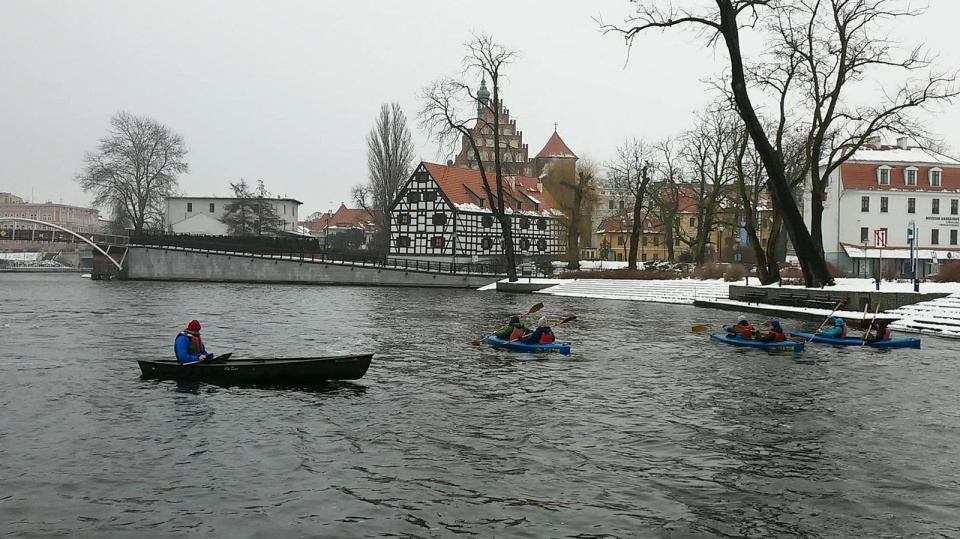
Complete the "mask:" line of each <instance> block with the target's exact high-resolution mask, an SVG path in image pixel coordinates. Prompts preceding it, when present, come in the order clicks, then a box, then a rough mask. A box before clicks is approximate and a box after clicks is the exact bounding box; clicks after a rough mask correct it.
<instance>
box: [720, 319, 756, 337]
mask: <svg viewBox="0 0 960 539" xmlns="http://www.w3.org/2000/svg"><path fill="white" fill-rule="evenodd" d="M736 325H737V326H739V327H738V328H736V329H735V328H734V327H733V326H723V330H724V331H726V332H727V333H728V334H729V336H730V337H736V338H737V339H744V340H747V341H749V340H752V339H753V326H752V325H751V324H750V322H749V321H748V320H747V315H745V314H741V315H740V319H739V320H738V321H737V324H736Z"/></svg>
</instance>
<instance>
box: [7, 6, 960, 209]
mask: <svg viewBox="0 0 960 539" xmlns="http://www.w3.org/2000/svg"><path fill="white" fill-rule="evenodd" d="M931 3H932V4H933V5H932V6H931V8H930V10H929V11H928V12H927V14H925V15H924V16H923V17H921V18H917V19H914V20H910V21H906V22H904V23H903V24H902V25H901V26H900V27H898V28H896V29H895V30H894V31H895V33H896V35H898V36H902V37H903V38H904V39H905V43H907V44H916V43H919V42H921V41H925V42H926V43H927V45H928V46H929V47H930V48H931V49H933V50H935V51H938V52H939V53H940V55H941V56H940V61H939V65H940V66H942V67H943V68H946V69H957V68H958V67H960V50H958V49H957V47H956V43H957V36H956V30H955V21H956V20H957V19H958V18H960V2H957V1H956V0H932V1H931ZM630 6H631V5H630V3H629V2H628V1H627V0H590V1H584V0H524V1H522V2H518V1H514V0H485V1H484V2H481V3H476V2H454V1H449V0H408V1H403V2H400V1H388V0H378V1H374V0H343V1H332V0H315V1H309V2H308V1H300V2H290V1H270V2H266V1H262V2H252V1H240V0H230V1H226V0H221V1H201V0H164V1H162V2H161V1H136V2H128V1H120V0H113V1H103V0H84V1H83V2H66V1H43V2H40V1H33V0H4V1H2V2H0V77H2V79H0V80H2V83H0V103H2V107H0V191H10V192H13V193H14V194H18V195H20V196H23V197H24V198H29V197H31V193H32V197H33V199H34V200H35V201H38V202H44V201H48V200H49V201H54V202H59V201H62V202H64V203H68V204H79V205H87V204H88V203H89V201H90V199H91V197H90V196H89V195H87V194H85V193H83V192H82V191H80V189H79V188H78V187H77V185H76V183H75V182H74V181H73V177H74V175H75V174H76V173H77V172H78V171H79V170H80V169H81V165H82V163H81V160H82V158H83V154H84V152H85V151H89V150H93V149H95V147H96V144H97V141H98V140H99V138H100V137H102V136H103V135H104V134H105V133H106V131H107V128H108V120H109V118H110V116H111V115H112V114H114V113H116V112H117V111H120V110H126V111H128V112H131V113H133V114H137V115H146V116H152V117H154V118H156V119H157V120H158V121H160V122H162V123H164V124H166V125H168V126H169V127H171V128H172V129H174V130H176V131H177V132H179V133H181V134H182V135H183V136H184V138H185V140H186V143H187V146H188V148H189V149H190V154H189V156H188V158H189V163H190V167H191V170H192V171H191V174H189V175H187V176H184V177H183V178H182V179H181V182H180V188H181V190H182V191H183V192H184V194H186V195H188V196H209V195H218V196H227V195H228V191H229V189H228V182H230V181H235V180H237V179H238V178H240V177H243V178H246V179H248V180H257V179H262V180H263V181H264V182H265V183H266V186H267V188H268V189H269V190H270V191H272V192H273V193H274V194H279V195H287V196H291V197H295V198H298V199H300V200H302V201H303V202H304V207H303V211H304V215H306V214H308V213H311V212H314V211H325V210H327V209H330V208H334V209H335V208H336V207H337V206H339V204H340V202H347V204H348V205H350V201H349V198H348V197H349V190H350V187H351V186H352V185H355V184H357V183H360V182H363V181H365V179H366V174H367V169H366V144H365V140H364V139H365V136H366V133H367V132H368V131H369V129H370V128H371V127H372V125H373V121H374V119H375V116H376V114H377V112H378V110H379V107H380V104H381V103H384V102H390V101H398V102H399V103H400V104H401V106H402V108H403V110H404V112H406V114H407V116H408V118H410V120H411V125H410V127H411V130H412V131H413V132H414V138H415V140H416V142H417V151H418V154H419V156H420V157H421V158H422V159H424V160H428V161H438V162H442V160H443V159H444V158H445V157H446V156H445V155H438V147H437V146H436V145H435V144H433V143H432V142H430V141H428V140H427V138H426V136H425V134H424V133H422V132H421V131H420V129H419V127H418V125H417V121H416V116H417V112H418V110H419V109H420V106H421V103H420V101H419V100H418V99H417V94H418V93H419V91H420V90H421V89H422V88H423V87H424V86H425V85H427V84H428V83H430V82H431V81H433V80H435V79H438V78H440V77H442V76H445V75H455V74H457V73H459V72H460V70H461V69H462V63H461V61H462V58H463V55H464V51H465V49H464V47H463V44H464V43H465V42H466V41H468V40H469V39H470V37H471V32H476V33H486V34H492V35H493V37H494V39H495V40H496V41H498V42H499V43H501V44H503V45H505V46H508V47H510V48H513V49H516V50H519V51H520V52H521V53H522V57H521V58H520V60H519V61H517V62H516V63H515V64H514V65H513V66H511V67H510V68H509V71H508V73H507V74H508V77H509V80H508V81H507V83H506V86H505V88H504V90H503V99H504V103H505V105H506V106H507V107H508V108H509V109H510V110H511V113H512V114H513V115H514V117H515V118H516V119H517V126H518V128H519V129H521V130H522V131H523V135H524V142H526V143H527V144H529V146H530V152H531V156H532V155H535V154H536V153H537V152H538V151H539V150H540V149H541V148H542V147H543V145H544V144H545V143H546V141H547V139H548V137H549V136H550V134H551V132H552V130H553V124H554V122H557V123H558V124H559V128H558V130H559V132H560V135H561V136H562V137H563V138H564V140H565V141H566V142H567V144H568V145H569V146H570V148H571V149H572V150H573V151H574V152H576V153H577V154H578V155H580V156H581V157H592V158H594V159H597V160H600V161H603V160H606V159H609V158H610V157H611V155H612V154H613V151H614V148H615V147H616V146H617V145H618V144H619V143H620V142H622V141H623V139H624V138H625V137H629V136H637V137H642V138H647V139H650V140H653V139H657V138H661V137H664V136H668V135H673V134H677V133H679V132H681V131H682V130H684V129H686V128H688V127H690V125H691V122H692V116H693V113H694V112H695V111H696V110H697V109H700V108H702V107H703V106H704V105H705V104H707V103H709V102H710V101H711V99H712V94H711V93H710V92H709V91H708V89H707V87H706V86H705V85H703V84H702V83H701V82H700V80H701V79H702V78H703V77H706V76H709V75H712V74H715V73H717V72H719V70H720V69H722V68H723V67H725V66H726V65H727V60H726V56H725V55H724V54H723V52H722V51H718V52H714V51H710V50H705V49H703V47H702V44H701V42H699V41H696V40H695V39H694V36H693V34H692V33H690V32H682V31H671V32H668V33H666V34H664V35H659V34H653V33H651V34H648V35H645V36H641V38H640V39H639V40H638V41H637V43H636V45H635V46H634V49H633V52H632V55H631V60H630V62H629V64H627V65H625V64H624V61H625V59H626V50H625V48H624V46H623V41H622V39H621V38H619V37H617V36H613V35H606V36H604V35H602V34H601V33H600V31H599V30H598V27H597V24H596V22H594V21H593V20H592V19H591V17H594V16H602V17H603V18H604V19H605V20H607V21H609V22H616V21H619V20H622V17H623V15H624V14H625V13H627V12H629V10H630ZM858 90H859V91H860V92H861V95H858V99H869V98H870V97H871V96H872V95H876V93H877V92H878V90H877V85H876V84H869V85H863V86H861V87H860V88H858ZM930 125H931V128H932V129H933V130H934V131H935V132H937V133H938V134H940V135H941V136H943V137H945V138H946V139H947V142H948V143H949V144H950V145H951V146H952V147H953V148H958V147H960V106H956V105H955V106H950V107H948V108H946V109H944V110H943V111H942V112H940V113H938V114H936V115H933V116H931V118H930Z"/></svg>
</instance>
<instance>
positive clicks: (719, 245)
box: [717, 225, 723, 262]
mask: <svg viewBox="0 0 960 539" xmlns="http://www.w3.org/2000/svg"><path fill="white" fill-rule="evenodd" d="M717 230H718V231H719V233H718V236H719V237H718V238H717V258H718V259H719V260H718V261H719V262H723V225H720V226H718V227H717Z"/></svg>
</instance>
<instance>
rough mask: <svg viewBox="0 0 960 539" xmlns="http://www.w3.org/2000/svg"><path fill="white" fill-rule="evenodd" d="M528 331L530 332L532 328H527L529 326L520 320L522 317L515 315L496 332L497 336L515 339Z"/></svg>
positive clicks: (510, 339) (508, 339)
mask: <svg viewBox="0 0 960 539" xmlns="http://www.w3.org/2000/svg"><path fill="white" fill-rule="evenodd" d="M527 333H530V330H528V329H527V326H525V325H523V322H521V321H520V317H519V316H517V315H513V316H511V317H510V321H508V322H507V325H506V326H505V327H504V328H503V329H501V330H499V331H497V332H496V333H494V335H496V336H497V338H500V339H504V340H507V341H514V340H517V339H519V338H520V337H523V336H524V335H526V334H527Z"/></svg>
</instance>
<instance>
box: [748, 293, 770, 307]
mask: <svg viewBox="0 0 960 539" xmlns="http://www.w3.org/2000/svg"><path fill="white" fill-rule="evenodd" d="M766 300H767V293H766V292H764V291H763V290H747V291H746V292H744V293H743V301H744V302H746V303H756V304H757V305H760V304H761V303H764V302H766Z"/></svg>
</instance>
